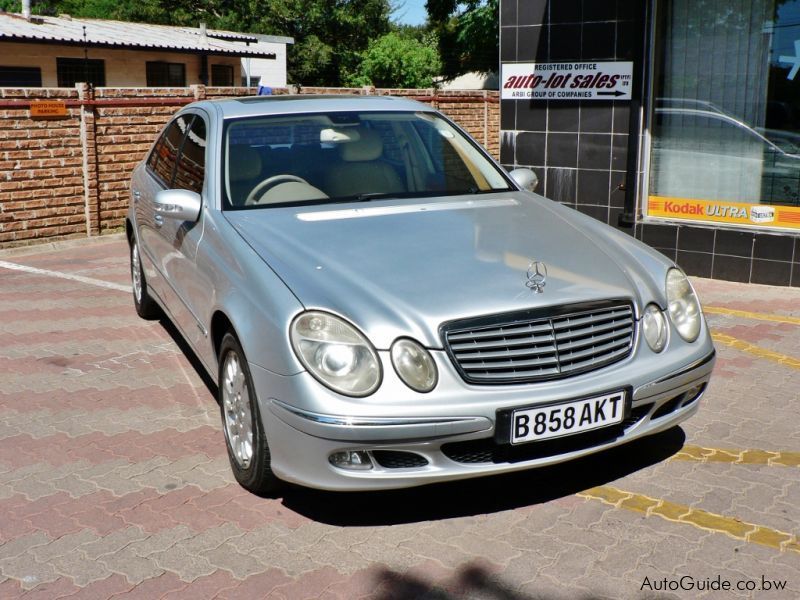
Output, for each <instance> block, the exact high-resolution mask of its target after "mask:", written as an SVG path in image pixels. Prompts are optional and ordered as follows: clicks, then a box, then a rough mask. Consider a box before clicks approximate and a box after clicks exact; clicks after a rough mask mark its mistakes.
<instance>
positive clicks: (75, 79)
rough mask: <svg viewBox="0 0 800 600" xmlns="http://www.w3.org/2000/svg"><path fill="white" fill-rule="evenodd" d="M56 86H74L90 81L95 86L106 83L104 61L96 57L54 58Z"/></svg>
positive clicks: (101, 85)
mask: <svg viewBox="0 0 800 600" xmlns="http://www.w3.org/2000/svg"><path fill="white" fill-rule="evenodd" d="M56 72H57V77H58V87H75V84H76V83H90V84H92V85H94V86H97V87H103V86H104V85H105V84H106V66H105V61H103V60H100V59H96V58H56Z"/></svg>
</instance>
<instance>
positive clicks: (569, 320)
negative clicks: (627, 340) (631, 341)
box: [553, 310, 630, 330]
mask: <svg viewBox="0 0 800 600" xmlns="http://www.w3.org/2000/svg"><path fill="white" fill-rule="evenodd" d="M628 316H630V311H619V310H615V311H601V312H598V313H596V314H593V315H589V316H585V317H576V316H571V317H560V318H555V319H553V323H554V325H555V328H556V330H558V329H564V328H566V327H581V326H583V325H586V324H592V323H597V322H599V321H602V320H604V319H617V318H620V317H628Z"/></svg>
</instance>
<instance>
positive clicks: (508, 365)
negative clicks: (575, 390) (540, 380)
mask: <svg viewBox="0 0 800 600" xmlns="http://www.w3.org/2000/svg"><path fill="white" fill-rule="evenodd" d="M557 364H558V359H557V358H556V356H555V355H553V356H552V357H550V358H548V359H540V360H510V361H506V362H462V363H461V368H462V369H464V370H465V371H472V370H478V371H497V370H500V369H502V370H506V371H507V370H509V369H519V368H524V367H539V366H550V365H557Z"/></svg>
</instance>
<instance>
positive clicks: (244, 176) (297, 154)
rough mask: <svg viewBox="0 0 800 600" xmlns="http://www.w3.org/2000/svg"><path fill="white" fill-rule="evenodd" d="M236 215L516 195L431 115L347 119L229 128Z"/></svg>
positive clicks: (257, 122) (239, 123)
mask: <svg viewBox="0 0 800 600" xmlns="http://www.w3.org/2000/svg"><path fill="white" fill-rule="evenodd" d="M224 140H225V141H224V157H223V161H224V173H225V176H224V179H223V182H224V196H225V206H226V208H228V209H240V208H255V207H260V206H275V205H287V204H310V203H313V204H329V203H335V202H349V201H367V200H372V199H380V198H421V197H438V196H452V195H457V194H478V193H487V192H497V191H508V190H510V189H513V188H512V187H511V185H510V182H509V180H508V179H507V178H506V176H505V175H504V174H503V173H502V172H501V171H500V170H499V169H498V168H497V167H496V166H495V165H494V164H493V163H492V162H491V161H490V160H489V159H488V158H487V157H486V156H485V155H484V154H483V153H482V152H481V151H480V150H479V149H478V148H477V147H476V146H475V145H474V144H473V143H472V142H471V141H470V140H468V139H467V138H466V137H464V136H463V134H461V132H460V131H459V130H457V129H456V128H454V127H453V126H452V125H450V123H448V122H447V121H446V120H445V119H443V118H441V117H439V116H437V115H435V114H433V113H427V112H390V113H378V112H341V113H330V114H303V115H292V116H271V117H257V118H242V119H236V120H232V121H229V122H228V123H227V124H226V128H225V136H224Z"/></svg>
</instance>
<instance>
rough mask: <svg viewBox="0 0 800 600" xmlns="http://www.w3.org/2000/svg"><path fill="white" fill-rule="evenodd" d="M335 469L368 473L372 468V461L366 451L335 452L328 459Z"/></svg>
mask: <svg viewBox="0 0 800 600" xmlns="http://www.w3.org/2000/svg"><path fill="white" fill-rule="evenodd" d="M328 460H329V461H330V463H331V464H332V465H333V466H334V467H339V468H340V469H350V470H352V471H368V470H370V469H371V468H372V459H371V458H370V457H369V454H368V453H367V451H366V450H348V451H346V452H335V453H333V454H331V455H330V457H329V458H328Z"/></svg>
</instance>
